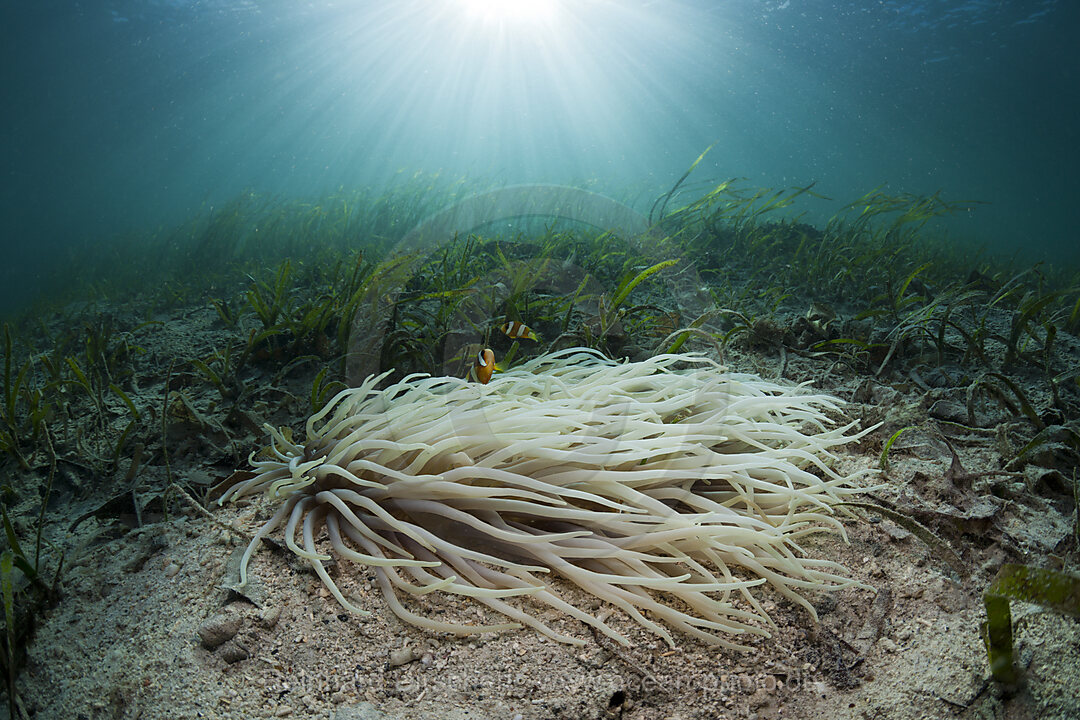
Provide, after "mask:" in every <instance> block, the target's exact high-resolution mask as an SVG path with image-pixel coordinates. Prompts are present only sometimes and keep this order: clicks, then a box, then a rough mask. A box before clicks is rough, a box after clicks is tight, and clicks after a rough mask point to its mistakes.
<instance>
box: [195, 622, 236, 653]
mask: <svg viewBox="0 0 1080 720" xmlns="http://www.w3.org/2000/svg"><path fill="white" fill-rule="evenodd" d="M238 632H240V616H239V615H233V614H227V615H225V614H223V615H215V616H214V617H212V618H210V619H209V620H207V621H206V622H204V623H203V624H202V625H201V626H199V629H198V634H199V641H200V643H202V646H203V647H204V648H206V649H207V650H213V649H214V648H216V647H217V646H218V645H221V644H222V643H223V642H225V641H226V640H231V639H232V638H233V637H234V636H235V635H236V633H238Z"/></svg>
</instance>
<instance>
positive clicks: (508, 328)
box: [500, 320, 539, 340]
mask: <svg viewBox="0 0 1080 720" xmlns="http://www.w3.org/2000/svg"><path fill="white" fill-rule="evenodd" d="M500 329H501V330H502V331H503V332H504V333H506V335H507V337H509V338H510V339H511V340H517V339H519V338H525V339H527V340H538V339H539V338H537V337H536V333H534V332H533V331H532V330H531V329H530V328H529V327H528V326H526V325H525V323H521V322H518V321H517V320H511V321H510V322H506V323H503V326H502V328H500Z"/></svg>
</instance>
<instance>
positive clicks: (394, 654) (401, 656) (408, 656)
mask: <svg viewBox="0 0 1080 720" xmlns="http://www.w3.org/2000/svg"><path fill="white" fill-rule="evenodd" d="M415 659H416V653H415V652H413V649H412V648H408V647H406V648H401V649H399V650H391V651H390V667H397V666H398V665H404V664H405V663H410V662H412V661H413V660H415Z"/></svg>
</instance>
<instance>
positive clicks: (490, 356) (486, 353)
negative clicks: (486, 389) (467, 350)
mask: <svg viewBox="0 0 1080 720" xmlns="http://www.w3.org/2000/svg"><path fill="white" fill-rule="evenodd" d="M496 369H497V366H496V365H495V353H494V352H492V350H491V348H484V349H483V350H481V351H480V352H478V353H476V363H475V364H474V365H473V373H474V374H475V375H476V380H477V382H479V383H480V384H481V385H487V384H488V381H489V380H491V375H492V373H494V372H495V370H496Z"/></svg>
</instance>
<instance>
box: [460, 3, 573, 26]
mask: <svg viewBox="0 0 1080 720" xmlns="http://www.w3.org/2000/svg"><path fill="white" fill-rule="evenodd" d="M459 2H460V3H461V4H462V5H463V6H464V7H465V10H466V12H468V14H469V15H470V16H472V17H474V18H476V19H479V20H484V21H486V22H491V23H499V24H502V23H521V24H535V25H539V24H545V23H550V22H551V21H552V20H554V19H555V17H556V15H557V14H558V9H559V0H459Z"/></svg>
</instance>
